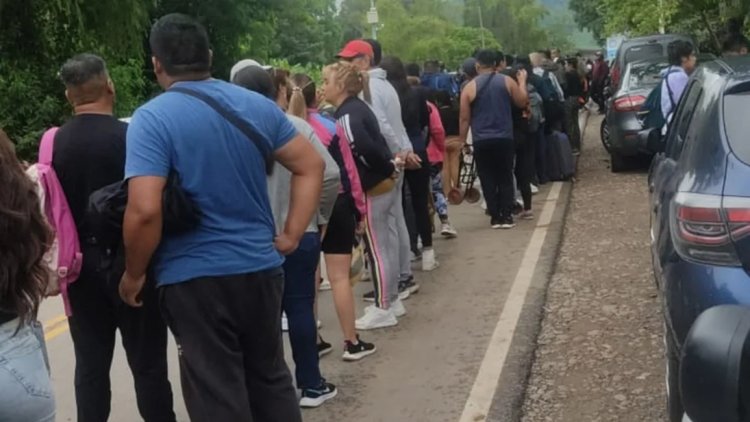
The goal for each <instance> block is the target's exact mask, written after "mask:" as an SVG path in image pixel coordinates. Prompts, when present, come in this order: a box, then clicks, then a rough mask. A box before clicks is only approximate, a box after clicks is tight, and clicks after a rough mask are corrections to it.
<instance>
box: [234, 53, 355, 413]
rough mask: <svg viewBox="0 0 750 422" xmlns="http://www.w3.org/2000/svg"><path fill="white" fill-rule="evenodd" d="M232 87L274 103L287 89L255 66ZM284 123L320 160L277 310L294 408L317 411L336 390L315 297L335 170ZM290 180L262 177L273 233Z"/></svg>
mask: <svg viewBox="0 0 750 422" xmlns="http://www.w3.org/2000/svg"><path fill="white" fill-rule="evenodd" d="M232 83H234V84H235V85H239V86H241V87H243V88H245V89H248V90H250V91H253V92H257V93H258V94H261V95H263V96H264V97H266V98H268V99H270V100H271V101H275V102H276V103H277V104H278V103H279V100H278V98H277V95H285V94H283V93H280V91H279V90H278V85H277V84H279V85H287V84H286V83H284V82H283V81H282V82H281V83H277V81H274V80H272V79H271V75H270V74H269V73H268V72H267V71H266V70H264V69H262V68H261V67H260V66H248V67H245V68H243V69H241V70H240V71H239V72H237V74H236V75H235V77H234V79H233V80H232ZM287 118H288V119H289V121H290V122H291V123H292V124H293V125H294V127H295V129H297V131H298V132H299V133H300V134H302V136H304V137H305V139H307V140H309V141H310V143H311V144H312V145H313V147H315V150H316V151H317V152H318V154H319V155H320V156H321V158H323V160H324V161H325V171H324V173H323V190H322V192H321V196H320V204H319V209H318V212H317V214H316V215H315V217H314V218H313V219H312V220H311V221H310V224H308V226H307V230H306V231H305V234H304V235H303V236H302V239H301V240H300V244H299V247H298V248H297V250H295V251H294V252H292V253H291V254H289V255H287V256H286V259H285V260H284V296H283V299H282V302H281V309H282V310H283V311H284V313H285V314H286V317H287V320H288V326H289V342H290V343H291V346H292V357H293V359H294V365H295V368H294V369H295V379H296V380H297V389H299V390H300V391H301V398H300V406H301V407H319V406H321V405H322V404H323V403H325V402H326V401H328V400H330V399H332V398H333V397H335V396H336V394H337V393H338V390H337V389H336V386H335V385H333V384H331V383H329V382H327V381H326V380H325V378H323V376H322V375H321V371H320V362H319V358H320V356H319V355H318V353H319V351H318V342H317V339H318V335H317V333H318V331H317V327H316V322H315V296H316V292H317V282H316V272H317V268H318V262H319V260H320V238H321V230H322V229H325V226H326V225H327V224H328V219H329V218H330V216H331V211H332V210H333V204H334V201H335V200H336V195H337V193H338V190H339V185H340V178H339V167H338V165H337V164H336V162H335V161H333V158H331V156H330V154H328V151H326V149H325V147H324V146H323V144H322V143H321V142H320V139H318V137H317V135H315V132H314V131H313V129H312V127H310V125H309V124H307V122H305V121H304V120H302V119H301V118H299V117H297V116H294V115H290V114H288V115H287ZM291 181H292V173H291V172H290V171H289V170H287V169H285V168H280V169H274V171H273V173H272V174H271V175H269V176H268V197H269V200H270V201H271V211H272V212H273V217H274V223H275V224H274V225H275V227H276V230H277V232H278V231H279V230H280V229H281V228H282V227H283V226H284V222H285V221H286V219H287V216H288V213H289V194H290V192H291Z"/></svg>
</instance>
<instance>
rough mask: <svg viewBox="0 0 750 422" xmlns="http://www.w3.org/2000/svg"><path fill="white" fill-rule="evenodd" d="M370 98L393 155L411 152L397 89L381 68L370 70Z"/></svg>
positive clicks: (381, 130)
mask: <svg viewBox="0 0 750 422" xmlns="http://www.w3.org/2000/svg"><path fill="white" fill-rule="evenodd" d="M368 73H369V75H370V96H371V97H372V104H370V106H371V107H372V109H373V111H374V112H375V117H377V118H378V123H379V124H380V132H381V133H382V134H383V137H384V138H385V141H386V142H387V143H388V148H390V150H391V153H392V154H396V153H399V152H401V151H411V150H412V146H411V141H410V140H409V136H408V135H407V134H406V128H405V127H404V121H403V120H402V117H401V101H400V100H399V98H398V93H396V88H394V87H393V85H391V83H390V82H388V80H387V79H386V76H387V73H386V71H385V70H383V69H380V68H375V69H370V71H369V72H368Z"/></svg>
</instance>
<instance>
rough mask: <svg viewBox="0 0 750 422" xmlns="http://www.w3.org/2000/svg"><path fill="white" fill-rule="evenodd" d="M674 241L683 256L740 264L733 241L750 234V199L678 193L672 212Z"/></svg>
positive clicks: (708, 262)
mask: <svg viewBox="0 0 750 422" xmlns="http://www.w3.org/2000/svg"><path fill="white" fill-rule="evenodd" d="M670 220H671V224H672V240H673V243H674V245H675V249H676V250H677V253H679V254H680V255H681V256H682V257H683V258H685V259H688V260H692V261H697V262H701V263H705V264H711V265H724V266H740V265H741V263H740V260H739V257H738V255H737V250H736V248H735V246H734V243H733V241H738V240H741V239H743V238H745V237H746V236H748V235H750V198H741V197H722V196H720V195H704V194H696V193H686V192H681V193H678V194H677V196H676V197H675V199H674V202H673V203H672V207H671V211H670Z"/></svg>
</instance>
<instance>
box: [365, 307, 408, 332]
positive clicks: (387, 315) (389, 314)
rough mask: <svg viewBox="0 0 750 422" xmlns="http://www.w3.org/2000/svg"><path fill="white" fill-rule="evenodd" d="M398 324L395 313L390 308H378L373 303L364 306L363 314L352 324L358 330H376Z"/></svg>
mask: <svg viewBox="0 0 750 422" xmlns="http://www.w3.org/2000/svg"><path fill="white" fill-rule="evenodd" d="M395 325H398V320H397V319H396V315H394V314H393V311H391V310H390V309H380V308H378V307H375V306H374V305H371V306H368V307H366V308H365V314H364V315H363V316H362V317H361V318H359V319H358V320H357V321H356V322H355V324H354V326H355V327H356V328H357V329H358V330H376V329H378V328H387V327H393V326H395Z"/></svg>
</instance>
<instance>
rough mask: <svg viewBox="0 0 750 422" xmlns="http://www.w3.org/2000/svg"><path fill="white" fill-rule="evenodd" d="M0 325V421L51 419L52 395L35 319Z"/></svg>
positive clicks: (53, 412) (28, 421)
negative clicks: (30, 323)
mask: <svg viewBox="0 0 750 422" xmlns="http://www.w3.org/2000/svg"><path fill="white" fill-rule="evenodd" d="M17 328H18V319H15V320H13V321H10V322H6V323H5V324H2V325H0V421H3V422H51V421H54V420H55V397H54V395H53V394H52V386H51V385H50V381H49V370H48V369H47V362H46V351H45V349H44V343H43V341H44V337H43V334H42V327H41V326H40V325H39V323H35V324H34V325H23V326H22V327H21V329H20V330H19V331H18V332H17V333H16V329H17Z"/></svg>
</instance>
